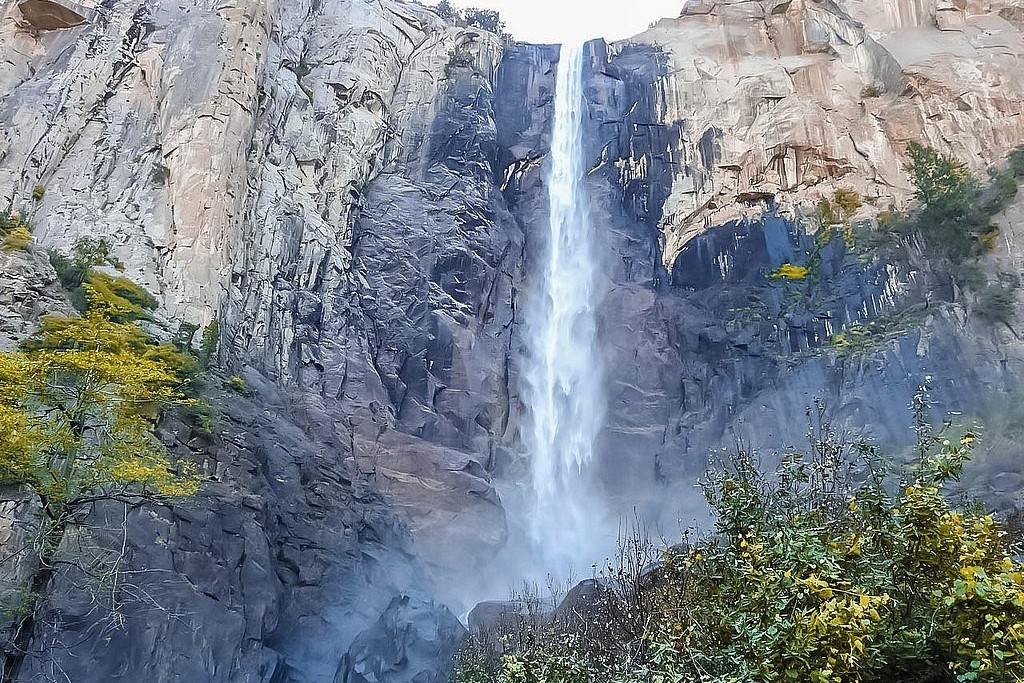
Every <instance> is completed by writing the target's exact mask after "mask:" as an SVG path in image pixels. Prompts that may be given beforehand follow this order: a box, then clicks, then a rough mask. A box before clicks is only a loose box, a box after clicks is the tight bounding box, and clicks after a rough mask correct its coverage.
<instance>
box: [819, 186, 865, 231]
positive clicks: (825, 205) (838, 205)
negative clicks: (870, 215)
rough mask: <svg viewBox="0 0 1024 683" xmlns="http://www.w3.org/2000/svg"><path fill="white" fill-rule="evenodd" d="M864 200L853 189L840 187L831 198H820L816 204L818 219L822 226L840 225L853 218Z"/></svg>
mask: <svg viewBox="0 0 1024 683" xmlns="http://www.w3.org/2000/svg"><path fill="white" fill-rule="evenodd" d="M862 206H864V201H863V200H862V199H861V198H860V195H859V194H857V192H856V191H855V190H851V189H848V188H841V189H839V190H836V192H835V194H833V195H832V199H828V198H825V199H822V200H821V203H820V204H818V219H819V221H821V224H822V225H823V226H830V225H842V224H844V223H846V222H847V221H849V220H850V219H851V218H853V215H854V214H855V213H857V209H859V208H860V207H862Z"/></svg>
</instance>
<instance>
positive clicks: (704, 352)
mask: <svg viewBox="0 0 1024 683" xmlns="http://www.w3.org/2000/svg"><path fill="white" fill-rule="evenodd" d="M2 11H3V15H2V19H0V54H2V55H3V60H0V84H2V87H0V198H2V199H3V201H4V204H5V206H9V207H10V208H11V209H13V210H22V211H24V212H25V213H26V214H27V216H28V218H29V219H30V221H31V222H32V224H33V225H34V228H35V230H34V233H35V247H34V251H32V252H30V253H20V252H17V253H16V252H4V253H0V284H2V289H0V311H2V313H3V319H2V320H0V344H3V345H5V346H10V345H12V344H14V343H16V341H17V340H18V339H20V338H22V337H23V336H24V335H25V334H27V333H28V332H30V331H31V329H32V327H33V325H34V324H35V323H36V322H37V320H38V317H39V315H40V314H42V313H44V312H66V311H68V310H70V308H69V306H68V304H67V302H66V301H65V299H64V296H63V294H62V292H61V291H60V287H59V284H58V283H57V282H56V277H55V275H54V274H53V271H52V269H51V268H50V266H49V264H48V263H47V260H46V258H45V255H44V252H43V251H42V249H43V247H54V248H67V247H68V245H70V244H71V243H72V242H73V240H75V239H76V238H77V237H80V236H86V235H87V236H102V237H105V238H107V239H108V240H109V241H110V242H111V243H112V244H113V245H114V247H115V253H116V255H117V257H118V258H119V259H120V260H121V261H122V262H123V263H124V265H125V273H126V275H128V276H130V277H131V278H132V279H134V280H135V281H137V282H140V283H142V284H143V285H145V286H146V287H147V288H148V289H150V290H151V291H152V292H153V293H154V294H155V295H157V296H158V298H159V299H160V301H161V304H162V307H161V309H160V310H161V315H162V316H163V318H162V320H160V321H159V323H160V325H161V326H162V327H163V328H164V329H165V332H166V333H167V334H170V333H172V332H173V331H174V329H175V328H176V327H177V325H179V324H180V323H181V322H191V323H194V324H205V323H208V322H209V321H211V320H213V319H217V320H218V321H219V323H220V327H221V330H222V335H221V346H220V353H219V358H218V370H217V372H218V373H221V374H223V376H225V377H226V376H228V375H238V376H240V377H242V378H244V379H245V381H246V385H247V387H248V391H247V395H239V394H238V393H236V392H231V391H229V390H221V389H220V388H219V382H216V381H214V382H211V386H212V388H211V390H210V391H211V396H210V400H211V402H212V403H213V404H214V405H215V406H216V407H217V411H218V413H219V419H218V422H217V425H216V427H215V429H214V430H213V433H212V434H206V433H204V432H203V430H201V429H199V428H198V427H197V426H196V425H194V424H192V423H190V422H189V421H187V420H184V419H180V418H179V417H169V418H167V419H166V420H164V422H163V424H162V426H161V432H162V435H163V438H164V440H165V441H166V442H167V443H168V444H169V445H171V446H172V447H173V448H175V449H177V450H178V451H179V452H183V453H188V454H190V457H192V458H194V459H195V460H196V461H197V462H200V463H201V465H202V467H203V470H204V472H205V474H206V476H207V479H208V482H207V485H206V486H205V488H204V491H203V493H202V494H201V495H200V496H199V498H198V499H197V500H196V501H194V502H192V503H190V504H185V505H181V506H175V507H174V508H173V509H160V510H147V509H143V510H136V511H132V512H131V513H130V515H129V516H128V523H127V528H128V529H129V530H130V531H129V533H128V536H127V538H128V541H129V542H128V547H129V548H130V553H129V557H130V563H131V564H130V566H131V568H132V570H138V571H139V572H140V573H139V574H138V575H137V577H138V578H136V579H135V584H137V588H138V590H137V591H136V593H135V598H136V599H134V600H133V601H131V602H130V604H129V605H128V606H126V607H125V608H124V609H123V619H124V621H123V623H118V622H111V621H110V620H109V619H106V618H105V617H104V615H103V614H102V613H100V612H99V611H97V610H96V609H94V605H93V604H92V602H91V601H90V600H89V596H88V595H87V594H86V593H83V592H81V591H79V590H76V589H75V587H74V585H73V582H74V578H75V577H71V576H66V577H64V578H62V579H60V580H58V581H57V582H55V585H53V586H52V587H51V591H50V593H49V598H48V600H47V603H46V605H45V608H46V615H45V617H46V618H44V619H43V620H42V621H41V625H40V626H39V629H38V632H37V634H36V636H35V639H34V646H33V652H32V656H31V661H30V666H29V667H28V669H29V670H27V671H26V672H25V674H24V676H23V679H22V680H26V681H28V680H73V681H75V683H89V682H90V681H108V680H125V681H138V680H153V681H171V680H190V681H211V682H212V681H218V682H220V681H230V682H232V683H234V682H243V681H245V682H255V681H260V682H266V683H269V682H273V683H298V682H299V681H331V680H333V681H335V682H336V683H340V682H344V683H399V682H404V681H416V682H417V683H423V682H429V681H441V680H444V677H445V661H446V658H447V656H448V655H449V654H450V652H451V649H452V647H453V645H454V643H455V642H457V641H458V639H459V638H460V637H461V632H462V627H461V625H460V624H459V623H458V620H457V619H455V618H454V617H453V616H452V614H451V612H450V611H448V609H447V608H446V607H444V605H445V604H447V605H451V606H452V608H453V609H455V611H461V610H465V609H468V607H470V606H471V605H469V604H466V600H468V599H472V598H474V597H477V596H475V595H471V594H469V590H468V589H467V590H463V589H461V585H462V584H463V583H465V582H466V581H468V577H475V576H479V575H495V576H500V574H501V571H502V568H500V567H495V566H494V565H493V564H492V563H489V560H491V559H492V558H493V557H494V555H495V553H497V552H498V551H499V550H500V549H501V548H502V547H503V546H504V545H505V543H506V539H507V537H508V533H509V526H510V524H511V525H512V526H514V525H515V519H514V510H512V512H511V515H510V513H509V511H508V510H507V505H505V504H503V502H502V501H503V497H502V496H500V495H499V493H498V491H499V490H501V491H508V492H510V495H507V496H505V499H506V500H510V499H511V498H514V496H512V495H511V492H513V491H514V489H515V486H516V483H517V481H518V480H519V477H520V476H521V472H522V460H523V457H524V455H523V454H522V453H521V452H520V449H519V448H518V429H519V428H520V425H521V423H522V416H523V414H524V411H526V410H528V409H529V407H528V406H524V405H522V403H521V401H520V400H519V397H518V396H519V388H520V377H521V372H522V363H523V348H524V343H523V340H522V338H521V328H520V325H521V320H520V319H519V317H518V316H517V308H518V302H519V301H520V298H521V296H522V293H523V292H524V291H527V289H528V288H529V286H530V282H529V264H530V263H531V258H532V256H533V255H534V253H535V248H536V240H535V239H532V237H533V236H535V235H536V234H537V231H538V230H540V227H539V226H540V225H542V224H543V222H544V221H545V220H546V213H545V212H546V210H547V205H546V200H545V194H544V193H545V188H544V182H545V177H544V167H545V157H546V154H547V152H548V145H549V137H550V130H551V117H552V95H553V89H554V66H555V64H556V63H557V60H558V53H559V50H558V47H557V46H536V45H526V44H510V45H507V44H505V43H504V42H503V40H502V39H500V38H499V37H497V36H494V35H492V34H490V33H488V32H486V31H482V30H479V29H476V28H473V27H467V26H454V25H451V23H449V22H447V21H445V20H442V19H441V18H439V17H438V16H437V15H436V14H435V13H434V12H432V11H431V10H430V9H429V8H425V7H421V6H419V5H417V4H414V3H411V2H402V1H401V0H379V1H371V0H337V1H334V2H317V1H315V0H311V1H307V0H299V1H297V2H290V3H275V2H268V1H265V0H235V1H234V2H227V3H225V2H211V1H209V0H188V1H187V2H184V3H181V2H170V0H149V1H143V0H117V1H108V0H103V1H98V0H81V1H80V2H77V3H72V2H70V1H68V0H59V1H56V0H21V1H13V0H12V1H10V2H7V3H5V4H4V5H3V9H2ZM1022 60H1024V28H1022V17H1021V16H1020V12H1019V10H1018V9H1017V8H1016V7H1014V6H1013V5H1012V4H1011V3H1010V2H1009V1H1008V0H1007V1H1001V0H991V1H988V0H970V1H968V2H951V1H949V0H882V1H881V2H870V3H869V2H860V0H842V1H839V0H836V1H834V2H833V1H832V0H789V1H782V0H734V1H720V2H689V3H687V4H686V7H685V9H683V10H682V12H681V15H680V16H679V17H678V18H672V19H666V20H664V21H661V22H659V23H658V24H656V25H655V26H653V27H652V28H651V29H650V30H649V31H648V32H646V33H644V34H642V35H640V36H637V37H635V38H634V39H632V40H629V41H624V42H621V43H612V44H609V43H605V42H604V41H594V42H592V43H590V44H589V46H588V67H587V69H586V71H587V75H586V79H587V81H586V95H587V101H588V116H587V119H586V126H587V142H588V146H589V151H588V156H589V157H590V159H591V164H590V168H591V172H590V174H589V176H588V177H589V181H588V182H589V185H590V192H591V196H592V198H593V203H594V215H595V217H596V220H597V224H598V225H599V228H600V230H601V233H602V235H603V239H602V244H601V245H600V247H601V252H602V253H603V255H604V265H605V273H606V278H605V282H604V285H605V288H606V290H607V296H606V297H605V304H604V308H603V310H602V312H601V335H602V340H603V341H604V343H605V344H606V354H607V357H606V359H605V362H606V366H607V368H609V369H610V370H611V372H610V376H609V387H608V395H609V415H608V422H607V427H606V429H605V432H604V434H603V436H602V442H601V444H600V446H601V456H600V464H599V467H598V475H599V477H600V479H601V480H602V482H603V483H604V487H605V489H606V492H607V494H608V497H609V499H610V500H611V501H612V502H613V504H614V506H615V507H616V508H617V509H618V510H621V511H628V510H630V509H631V508H632V507H633V506H637V507H639V508H640V509H642V510H643V511H644V512H645V513H646V514H648V515H649V516H651V517H653V518H657V519H660V520H673V519H675V518H677V517H688V516H691V515H699V514H700V507H699V505H698V504H697V502H696V498H695V497H694V494H693V492H692V488H691V487H692V483H693V478H694V477H695V476H696V475H697V474H699V473H700V472H701V471H703V469H704V467H705V465H706V462H707V456H708V453H709V451H710V450H712V449H714V448H717V447H720V446H723V445H729V444H730V443H732V441H733V440H734V439H735V438H737V437H740V438H743V439H745V440H747V441H749V442H752V443H755V444H758V445H762V446H765V447H769V448H770V447H782V446H785V445H787V444H790V443H794V442H795V441H796V440H797V439H799V438H801V436H802V433H803V431H804V430H805V425H806V421H805V419H804V412H805V410H806V406H807V405H809V404H810V403H811V402H812V401H813V400H814V399H815V398H816V397H824V398H825V399H826V400H827V401H828V404H829V407H830V408H829V409H830V411H831V415H832V416H833V417H835V418H837V419H840V420H842V421H843V422H844V423H846V424H848V425H849V426H850V427H856V428H860V429H865V430H867V431H869V432H870V433H871V434H872V435H874V436H875V437H877V438H879V439H881V440H888V441H892V442H898V440H899V435H901V434H903V433H905V429H906V425H907V422H908V419H909V418H908V415H907V413H906V410H905V406H906V405H907V403H908V400H909V396H910V394H911V393H912V392H913V391H914V390H915V388H916V387H917V385H918V384H919V383H920V382H921V381H922V380H923V378H924V377H925V376H931V377H933V378H934V379H933V385H934V392H935V393H934V395H935V398H936V400H937V401H938V402H939V403H940V404H941V407H942V409H943V410H945V411H946V412H950V411H954V412H957V411H958V412H966V413H971V414H977V415H980V414H982V413H986V412H991V410H994V409H995V408H993V406H998V405H999V401H998V398H999V396H1000V395H1005V394H1006V393H1012V392H1015V391H1017V384H1018V382H1017V379H1016V378H1017V377H1019V376H1020V375H1021V361H1022V359H1024V346H1022V345H1021V343H1020V341H1019V340H1018V338H1017V333H1016V331H1015V321H1016V319H1015V318H1013V319H1011V320H1009V321H1008V322H1007V323H1006V324H993V323H992V322H991V321H988V320H985V319H983V318H982V317H980V316H978V315H974V314H973V312H972V301H973V300H972V298H971V295H970V294H969V293H966V292H961V291H955V290H954V291H948V292H943V293H942V295H941V296H937V297H936V296H931V295H929V292H927V291H925V288H924V287H923V286H922V285H921V284H920V283H921V282H923V281H925V280H927V279H928V273H929V268H930V266H929V263H928V259H927V256H926V254H925V253H924V251H923V249H921V248H920V245H917V244H915V243H914V242H913V240H910V241H908V242H905V243H901V244H900V245H899V246H898V248H896V249H895V250H894V251H892V252H887V255H886V256H885V257H882V256H879V255H877V254H876V255H874V256H871V255H868V256H867V257H864V255H863V254H857V253H854V250H853V249H852V248H849V249H848V248H846V247H845V246H844V245H840V244H831V246H828V247H827V248H826V249H822V250H818V251H817V252H816V251H815V244H816V237H815V234H814V233H815V230H817V228H818V226H817V225H816V223H815V221H814V220H813V217H814V216H815V215H816V211H817V208H816V207H817V205H818V203H819V202H820V201H821V200H822V199H823V198H826V197H829V196H832V195H833V193H834V192H835V191H836V190H837V189H841V188H849V189H852V190H855V191H856V192H857V193H858V194H859V195H860V196H861V197H862V198H863V200H864V201H863V206H862V207H860V209H859V211H858V213H857V215H856V216H855V220H857V221H859V222H860V223H862V224H863V225H865V226H867V228H870V227H871V226H873V225H876V223H877V220H876V219H877V218H878V216H879V215H880V214H883V213H885V212H889V211H891V210H892V209H894V208H896V209H900V208H903V207H905V206H907V205H908V203H909V201H910V193H911V188H910V183H909V178H908V176H907V174H906V170H905V161H906V158H905V149H906V144H907V143H908V142H910V141H915V140H916V141H921V142H925V143H927V144H930V145H932V146H934V147H936V148H938V149H940V150H942V151H944V152H947V153H951V154H954V155H955V156H957V157H959V158H961V159H963V160H964V161H966V162H968V163H969V164H970V166H971V167H972V169H974V170H975V171H976V172H978V173H979V174H980V173H981V172H982V171H983V170H984V169H985V168H987V167H989V166H992V165H994V164H996V163H998V162H999V160H1001V159H1002V158H1003V157H1004V156H1005V155H1006V154H1007V153H1008V152H1009V151H1011V150H1012V149H1013V148H1015V147H1016V146H1017V145H1020V144H1022V143H1024V132H1022V129H1021V127H1020V118H1019V117H1020V114H1021V111H1022V108H1024V68H1022V65H1024V61H1022ZM1022 217H1024V203H1022V202H1021V201H1019V200H1015V201H1014V202H1013V203H1012V204H1011V205H1010V206H1009V207H1008V208H1007V209H1006V210H1005V212H1004V213H1003V214H1001V215H1000V216H998V217H997V221H998V222H999V224H1000V226H1001V228H1002V230H1001V233H1000V235H999V239H998V243H997V244H996V245H995V250H994V252H993V254H992V256H991V261H990V262H989V263H990V271H991V272H989V273H988V274H987V275H988V277H989V278H990V279H993V280H998V281H1006V282H1008V283H1012V284H1014V285H1016V284H1019V280H1020V275H1021V267H1022V266H1021V263H1022V258H1024V255H1022V253H1021V251H1020V247H1018V246H1017V244H1018V242H1019V239H1018V236H1020V235H1021V233H1022V231H1024V218H1022ZM840 242H841V241H840ZM812 253H815V254H817V257H818V258H819V259H820V262H821V266H820V273H821V275H820V278H819V279H818V281H817V282H816V283H806V284H801V283H796V284H792V283H776V282H773V281H770V280H769V278H768V277H767V275H768V274H769V273H771V272H772V271H774V270H775V269H777V268H778V267H779V266H781V265H783V264H785V263H797V262H801V260H806V259H807V258H808V257H809V255H810V254H812ZM801 297H803V298H801ZM796 300H799V301H797V303H794V301H796ZM920 305H924V308H923V309H921V308H920ZM915 306H917V307H918V308H914V307H915ZM909 308H914V310H915V311H920V314H919V315H916V317H915V319H914V320H915V322H914V324H912V325H910V324H907V325H906V326H905V329H901V330H900V333H899V334H893V335H891V336H887V337H886V338H885V339H884V340H882V341H881V343H879V344H878V345H877V346H876V347H874V348H873V349H872V350H871V351H870V353H866V354H861V355H851V354H847V353H838V352H836V351H835V349H833V347H832V346H831V345H830V343H829V339H830V337H831V336H832V335H833V334H835V333H838V332H841V331H842V330H844V329H846V328H849V327H850V326H852V325H856V324H858V322H863V321H867V320H870V319H879V318H883V317H885V316H886V315H889V314H891V313H893V312H894V311H904V310H907V309H909ZM1004 445H1006V446H1007V447H1008V448H1009V450H1008V451H1007V452H1005V453H1002V454H1001V455H1000V456H999V457H995V456H993V458H992V460H991V461H990V462H988V463H982V464H983V465H984V466H983V467H979V471H978V472H977V473H976V476H975V479H974V480H973V483H974V485H976V486H977V487H979V488H982V489H988V490H998V491H999V492H1000V493H1001V494H1005V497H1006V500H1009V499H1010V498H1012V497H1013V496H1014V495H1016V493H1017V492H1018V491H1019V490H1020V486H1021V483H1022V479H1024V477H1022V472H1021V469H1020V465H1019V446H1017V447H1016V448H1017V449H1018V450H1013V447H1012V444H1011V443H1010V442H1009V440H1007V442H1006V443H1005V444H1004ZM10 497H11V499H12V501H13V502H11V503H10V504H8V505H6V506H5V507H4V510H5V514H6V515H7V518H8V522H7V526H5V532H4V533H5V536H6V541H5V542H6V543H7V544H16V543H17V541H18V534H19V533H20V532H19V530H18V527H17V525H13V526H11V524H10V521H9V520H10V518H11V517H13V516H17V515H19V514H24V511H23V510H24V504H23V503H21V502H19V501H18V499H17V497H16V496H15V495H12V496H10ZM121 514H122V511H120V510H110V509H97V510H96V512H95V515H96V517H97V519H98V520H101V521H102V522H103V523H102V524H100V527H101V529H107V531H101V532H100V537H101V538H104V537H105V538H107V539H108V540H110V539H114V538H115V537H116V535H117V532H118V529H119V528H120V525H121V523H122V522H121V518H120V517H119V515H121ZM104 535H105V536H104ZM70 551H71V550H70V549H69V552H70ZM139 596H146V598H145V599H141V598H140V597H139ZM68 672H73V673H68Z"/></svg>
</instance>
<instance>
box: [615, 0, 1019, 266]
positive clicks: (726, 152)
mask: <svg viewBox="0 0 1024 683" xmlns="http://www.w3.org/2000/svg"><path fill="white" fill-rule="evenodd" d="M698 10H699V11H698ZM1007 10H1011V15H1012V9H1011V8H1010V7H1008V3H1006V2H1000V1H999V0H993V1H988V0H977V1H975V0H971V1H970V2H953V1H952V0H949V1H947V0H941V1H939V2H936V1H935V0H882V1H881V2H876V1H875V0H871V1H870V2H869V1H868V0H846V1H845V2H844V3H842V7H840V6H838V5H835V4H833V3H829V2H819V1H816V0H791V1H790V2H780V1H778V0H722V1H720V2H716V3H713V4H710V3H709V4H707V6H704V5H700V6H698V8H697V10H692V9H688V10H687V12H686V13H684V15H683V16H681V17H680V18H678V19H674V20H672V19H668V20H664V21H662V22H659V23H658V24H657V25H656V26H655V27H653V28H652V29H651V30H649V31H648V32H646V33H644V34H642V35H641V36H638V37H637V38H636V39H635V40H636V41H638V42H646V43H652V44H655V45H658V46H661V47H662V48H663V49H664V50H665V51H666V52H667V53H668V55H669V59H670V65H669V67H668V74H669V75H668V76H666V77H665V78H664V80H663V83H662V88H661V92H662V93H663V96H662V101H661V102H660V109H661V117H662V120H663V121H664V122H666V123H671V122H676V121H684V122H685V124H686V125H685V126H683V129H684V131H685V132H684V134H683V138H682V139H681V140H680V144H679V149H678V154H679V156H680V158H685V159H687V160H688V161H691V162H692V163H689V164H688V165H689V166H690V167H691V168H692V167H693V166H694V165H695V166H696V168H697V172H696V173H687V174H686V175H682V174H680V176H678V177H677V178H676V179H675V182H674V186H673V191H672V194H671V196H670V198H669V200H668V202H667V204H666V206H665V212H664V219H663V222H662V226H661V227H662V232H663V234H664V242H665V247H664V258H665V262H666V264H669V265H670V264H671V263H672V262H673V261H674V260H675V257H676V255H677V254H678V253H679V250H680V249H681V248H682V247H683V245H685V244H686V242H687V241H689V240H690V239H691V238H692V237H693V236H695V235H697V234H700V232H701V231H703V230H704V229H705V228H706V227H707V226H709V225H716V224H721V223H724V222H727V221H729V220H732V219H734V218H737V217H739V216H741V215H743V214H744V213H747V212H749V213H759V212H760V211H761V210H762V208H763V207H762V205H761V204H760V203H759V202H751V203H750V205H749V206H745V203H746V202H745V200H749V199H756V198H758V197H762V196H772V197H775V198H776V199H777V201H778V202H779V204H780V206H781V207H782V208H783V209H784V210H786V211H789V212H797V211H801V210H802V211H805V212H810V211H813V205H814V204H816V203H817V202H818V201H819V200H820V199H821V197H823V196H827V195H829V194H831V193H832V192H833V191H834V190H835V189H836V188H839V187H851V188H853V189H855V190H857V191H858V192H859V193H860V194H861V195H862V196H864V198H865V200H866V202H867V204H868V206H867V207H866V208H865V214H870V213H871V212H872V211H876V212H877V211H882V210H887V209H889V208H890V207H891V206H892V205H896V206H903V205H905V204H906V202H907V201H908V198H909V193H910V186H909V179H908V178H907V176H906V173H905V171H904V154H905V149H906V145H907V143H908V142H910V141H914V140H917V141H921V142H923V143H925V144H930V145H933V146H935V147H937V148H939V149H941V150H943V151H945V152H948V153H951V154H953V155H955V156H957V157H959V158H962V159H964V160H965V161H968V162H969V163H970V164H971V166H972V167H973V168H975V169H977V170H979V171H980V170H981V169H983V168H984V167H986V166H988V165H990V164H992V163H993V162H995V161H996V160H998V159H999V158H1001V157H1002V156H1003V155H1004V154H1006V153H1007V152H1008V151H1009V150H1010V149H1012V148H1013V147H1015V146H1017V145H1019V144H1021V143H1024V128H1022V127H1021V126H1020V125H1019V120H1020V119H1019V117H1020V115H1021V113H1022V112H1024V34H1022V33H1021V30H1020V27H1019V25H1015V24H1014V23H1012V22H1011V21H1009V20H1008V19H1007V18H1006V16H1004V15H1006V13H1007ZM847 12H848V13H847ZM861 22H863V23H861ZM613 49H618V48H613ZM706 136H710V137H713V138H715V139H716V140H717V142H716V143H715V159H714V162H713V163H712V164H710V165H704V164H703V163H702V162H701V155H700V153H699V149H698V146H699V143H700V141H701V140H702V139H707V137H706ZM643 172H644V169H643V164H642V160H638V161H637V163H636V164H634V165H633V168H624V169H623V173H624V174H626V173H629V174H634V176H635V174H643Z"/></svg>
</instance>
